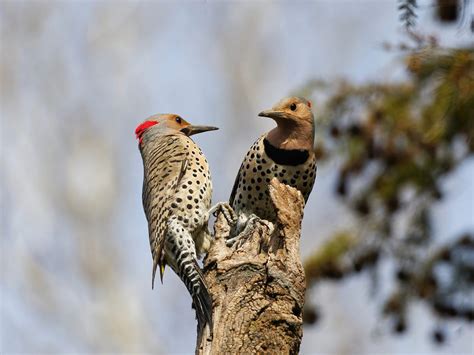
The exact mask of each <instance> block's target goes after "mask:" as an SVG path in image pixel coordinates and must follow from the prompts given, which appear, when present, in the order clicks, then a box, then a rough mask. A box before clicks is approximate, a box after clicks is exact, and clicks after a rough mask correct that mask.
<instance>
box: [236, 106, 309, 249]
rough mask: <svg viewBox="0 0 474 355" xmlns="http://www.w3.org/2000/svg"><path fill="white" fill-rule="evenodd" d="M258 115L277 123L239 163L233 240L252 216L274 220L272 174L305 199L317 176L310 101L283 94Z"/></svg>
mask: <svg viewBox="0 0 474 355" xmlns="http://www.w3.org/2000/svg"><path fill="white" fill-rule="evenodd" d="M259 116H261V117H269V118H272V119H273V120H274V121H275V122H276V124H277V127H275V128H274V129H272V130H271V131H269V132H268V133H265V134H263V135H262V136H260V138H258V139H257V141H256V142H255V143H254V144H253V145H252V146H251V147H250V150H249V151H248V153H247V154H246V156H245V157H244V160H243V162H242V165H241V166H240V169H239V172H238V174H237V177H236V179H235V183H234V188H233V189H232V193H231V196H230V199H229V202H230V205H231V206H232V207H233V208H234V210H235V212H236V213H237V214H238V215H239V221H238V225H237V229H236V232H235V233H233V236H234V238H231V239H229V241H230V243H233V242H234V241H235V238H236V234H237V233H238V232H239V231H241V230H242V229H243V228H244V227H245V225H246V224H247V223H248V221H249V220H250V219H251V218H252V217H258V218H260V219H264V220H267V221H269V222H272V223H273V222H275V220H276V213H275V208H274V206H273V204H272V202H271V200H270V193H269V189H268V186H269V184H270V180H271V179H272V178H273V177H275V178H277V179H278V180H279V181H280V182H282V183H284V184H287V185H290V186H292V187H294V188H296V189H298V190H299V191H300V192H301V193H302V194H303V197H304V199H305V202H306V201H307V200H308V197H309V195H310V193H311V190H312V189H313V184H314V180H315V178H316V158H315V154H314V151H313V143H314V131H315V127H314V117H313V112H312V110H311V102H310V101H308V100H306V99H304V98H301V97H288V98H284V99H282V100H281V101H279V102H278V103H277V104H276V105H275V106H273V107H272V108H271V109H270V110H265V111H262V112H260V113H259Z"/></svg>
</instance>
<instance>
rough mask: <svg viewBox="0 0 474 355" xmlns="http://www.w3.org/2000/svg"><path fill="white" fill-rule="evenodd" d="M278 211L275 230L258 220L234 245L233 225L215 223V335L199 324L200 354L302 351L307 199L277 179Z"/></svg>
mask: <svg viewBox="0 0 474 355" xmlns="http://www.w3.org/2000/svg"><path fill="white" fill-rule="evenodd" d="M270 196H271V199H272V201H273V204H274V206H275V209H276V212H277V222H276V223H275V225H274V227H275V228H274V230H273V233H271V234H270V231H269V228H268V227H267V225H265V224H264V223H261V222H260V221H257V222H255V223H254V225H253V226H252V228H251V229H250V230H249V232H248V233H245V235H241V237H240V239H239V240H238V241H237V242H236V243H235V245H234V246H232V247H230V248H229V247H227V246H226V244H225V238H226V237H227V236H228V234H229V230H230V228H229V225H228V224H227V221H226V220H225V218H224V217H223V216H222V215H219V216H218V218H217V221H216V223H215V226H214V229H215V241H214V243H213V245H212V246H211V249H210V251H209V254H208V255H207V257H206V259H205V267H204V273H205V277H206V281H207V285H208V287H209V291H210V294H211V296H212V298H213V304H214V314H213V320H214V326H213V337H210V332H209V327H206V328H205V329H198V337H197V345H196V354H206V355H207V354H221V353H222V354H250V353H268V354H297V353H298V351H299V347H300V343H301V338H302V336H303V330H302V326H303V319H302V310H303V305H304V299H305V298H304V295H305V290H306V283H305V276H304V271H303V266H302V264H301V260H300V253H299V246H300V233H301V221H302V218H303V208H304V200H303V197H302V195H301V193H300V192H299V191H298V190H296V189H294V188H292V187H289V186H287V185H284V184H281V183H280V182H278V180H277V179H273V180H272V181H271V184H270Z"/></svg>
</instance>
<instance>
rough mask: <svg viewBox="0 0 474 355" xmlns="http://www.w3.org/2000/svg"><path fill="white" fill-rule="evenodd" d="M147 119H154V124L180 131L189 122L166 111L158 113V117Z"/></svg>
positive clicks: (188, 124)
mask: <svg viewBox="0 0 474 355" xmlns="http://www.w3.org/2000/svg"><path fill="white" fill-rule="evenodd" d="M147 121H155V122H156V124H158V125H161V126H164V127H166V128H170V129H174V130H177V131H181V130H182V129H183V128H185V127H188V126H190V125H191V124H190V123H189V122H188V121H186V120H185V119H184V118H182V117H181V116H179V115H175V114H173V113H166V114H164V115H159V116H158V117H154V116H152V117H150V118H149V119H147Z"/></svg>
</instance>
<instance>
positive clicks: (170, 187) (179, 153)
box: [143, 135, 188, 287]
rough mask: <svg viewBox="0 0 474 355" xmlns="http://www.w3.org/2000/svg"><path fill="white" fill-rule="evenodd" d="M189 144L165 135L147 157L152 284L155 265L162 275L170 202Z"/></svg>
mask: <svg viewBox="0 0 474 355" xmlns="http://www.w3.org/2000/svg"><path fill="white" fill-rule="evenodd" d="M186 156H187V154H186V148H185V145H184V144H183V142H182V140H181V139H180V137H179V136H173V135H170V136H165V137H163V138H162V139H160V141H159V142H157V143H156V144H155V146H154V147H153V150H152V151H151V152H150V154H149V156H148V157H147V159H148V162H147V163H145V164H144V166H145V174H144V175H145V180H144V181H147V183H145V182H144V184H143V206H144V209H145V214H146V217H147V220H148V231H149V237H150V247H151V253H152V257H153V274H152V287H153V284H154V280H155V274H156V268H157V267H158V266H159V267H160V277H161V278H163V272H164V269H165V265H166V261H165V257H164V254H163V249H164V244H165V235H166V230H167V225H168V219H169V217H170V212H171V211H170V210H171V208H170V207H171V206H170V205H171V203H172V202H173V198H174V197H175V194H176V189H177V188H178V186H179V183H180V181H181V179H182V178H183V176H184V173H185V171H186V169H187V165H188V163H187V159H186Z"/></svg>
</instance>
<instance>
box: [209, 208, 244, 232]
mask: <svg viewBox="0 0 474 355" xmlns="http://www.w3.org/2000/svg"><path fill="white" fill-rule="evenodd" d="M219 213H222V214H224V217H225V219H226V220H227V223H228V224H229V226H231V227H233V226H234V225H235V224H236V223H237V215H236V213H235V211H234V209H233V208H232V207H231V206H230V204H229V203H228V202H219V203H217V204H216V205H215V206H214V207H212V208H211V209H210V210H209V214H212V215H213V216H214V217H217V216H218V214H219Z"/></svg>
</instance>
